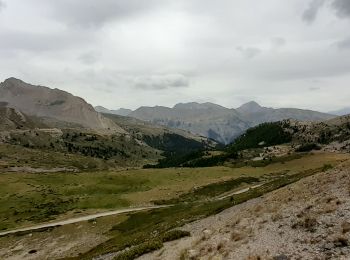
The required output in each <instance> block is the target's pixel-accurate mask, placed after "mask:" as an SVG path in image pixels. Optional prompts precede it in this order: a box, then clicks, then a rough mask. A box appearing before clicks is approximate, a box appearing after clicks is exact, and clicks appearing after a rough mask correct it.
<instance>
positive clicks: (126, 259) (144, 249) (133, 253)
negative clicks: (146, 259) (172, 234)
mask: <svg viewBox="0 0 350 260" xmlns="http://www.w3.org/2000/svg"><path fill="white" fill-rule="evenodd" d="M162 247H163V243H162V241H160V240H153V241H148V242H144V243H142V244H140V245H137V246H134V247H131V248H130V249H127V250H125V251H124V252H122V253H120V254H119V255H118V256H116V257H115V258H114V260H132V259H135V258H137V257H139V256H141V255H144V254H147V253H150V252H152V251H155V250H158V249H161V248H162Z"/></svg>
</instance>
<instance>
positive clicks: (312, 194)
mask: <svg viewBox="0 0 350 260" xmlns="http://www.w3.org/2000/svg"><path fill="white" fill-rule="evenodd" d="M349 166H350V164H349V161H346V162H344V163H343V164H341V165H339V166H338V167H336V168H334V169H330V170H328V171H326V172H322V173H319V174H317V175H315V176H311V177H307V178H305V179H302V180H300V181H298V182H297V183H294V184H291V185H289V186H287V187H284V188H281V189H279V190H276V191H273V192H271V193H269V194H266V195H264V196H262V197H260V198H257V199H253V200H250V201H248V202H245V203H243V204H240V205H236V206H233V207H231V208H229V209H227V210H225V211H223V212H221V213H219V214H216V215H213V216H211V217H208V218H205V219H202V220H198V221H195V222H193V223H190V224H187V225H184V226H183V227H181V230H183V231H186V232H190V234H191V236H188V237H185V238H182V239H180V240H177V241H173V242H168V243H165V244H164V247H163V248H162V249H160V250H157V251H155V252H153V253H150V254H146V255H143V256H141V257H140V258H138V259H140V260H148V259H152V260H158V259H159V260H160V259H254V260H255V259H344V260H345V259H348V257H349V255H350V250H349V243H350V240H349V238H350V235H349V234H350V233H349V231H350V223H349V217H350V215H349V207H350V200H349V194H348V193H349V185H350V177H349V176H350V174H349Z"/></svg>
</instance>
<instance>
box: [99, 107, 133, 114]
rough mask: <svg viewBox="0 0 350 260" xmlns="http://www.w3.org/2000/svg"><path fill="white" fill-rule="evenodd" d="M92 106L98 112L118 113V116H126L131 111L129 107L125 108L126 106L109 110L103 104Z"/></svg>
mask: <svg viewBox="0 0 350 260" xmlns="http://www.w3.org/2000/svg"><path fill="white" fill-rule="evenodd" d="M94 108H95V110H96V111H97V112H99V113H104V114H113V115H119V116H128V115H129V114H130V113H131V112H132V110H131V109H126V108H119V109H117V110H110V109H108V108H105V107H103V106H96V107H94Z"/></svg>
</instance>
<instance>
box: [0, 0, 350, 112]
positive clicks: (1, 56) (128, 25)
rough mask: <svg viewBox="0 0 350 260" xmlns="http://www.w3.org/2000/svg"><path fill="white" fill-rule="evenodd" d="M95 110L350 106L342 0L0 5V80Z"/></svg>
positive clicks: (348, 12)
mask: <svg viewBox="0 0 350 260" xmlns="http://www.w3.org/2000/svg"><path fill="white" fill-rule="evenodd" d="M8 77H16V78H20V79H22V80H24V81H27V82H29V83H32V84H35V85H37V84H40V85H45V86H49V87H52V88H54V87H55V88H60V89H64V90H67V91H69V92H71V93H73V94H75V95H78V96H81V97H83V98H85V99H86V100H87V101H88V102H90V103H92V104H93V105H103V106H105V107H107V108H113V109H116V108H119V107H125V108H132V109H134V108H137V107H139V106H141V105H147V106H154V105H165V106H173V105H174V104H175V103H178V102H189V101H197V102H207V101H209V102H214V103H218V104H221V105H224V106H227V107H237V106H239V105H240V104H242V103H244V102H246V101H250V100H255V101H257V102H259V103H261V104H262V105H265V106H272V107H300V108H310V109H315V110H321V111H328V110H333V109H337V108H340V107H345V106H350V102H349V101H350V1H349V0H290V1H281V0H264V1H258V0H217V1H214V0H176V1H175V0H172V1H171V0H0V81H3V80H5V79H6V78H8Z"/></svg>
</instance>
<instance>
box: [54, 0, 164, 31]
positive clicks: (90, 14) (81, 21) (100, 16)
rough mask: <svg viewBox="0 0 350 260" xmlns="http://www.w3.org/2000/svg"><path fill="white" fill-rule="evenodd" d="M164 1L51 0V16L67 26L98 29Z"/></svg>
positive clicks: (154, 6)
mask: <svg viewBox="0 0 350 260" xmlns="http://www.w3.org/2000/svg"><path fill="white" fill-rule="evenodd" d="M164 2H166V1H156V0H128V1H124V0H99V1H96V0H74V1H72V0H60V1H56V0H54V1H53V0H51V1H50V5H51V8H52V11H53V15H54V16H55V18H57V19H58V20H60V21H62V22H63V23H67V24H69V25H77V26H81V27H100V26H102V25H104V24H105V23H107V22H110V21H112V20H115V19H121V18H125V17H129V16H133V15H137V14H139V13H141V12H146V11H148V10H151V9H153V8H156V7H157V6H159V5H161V4H163V3H164Z"/></svg>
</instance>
